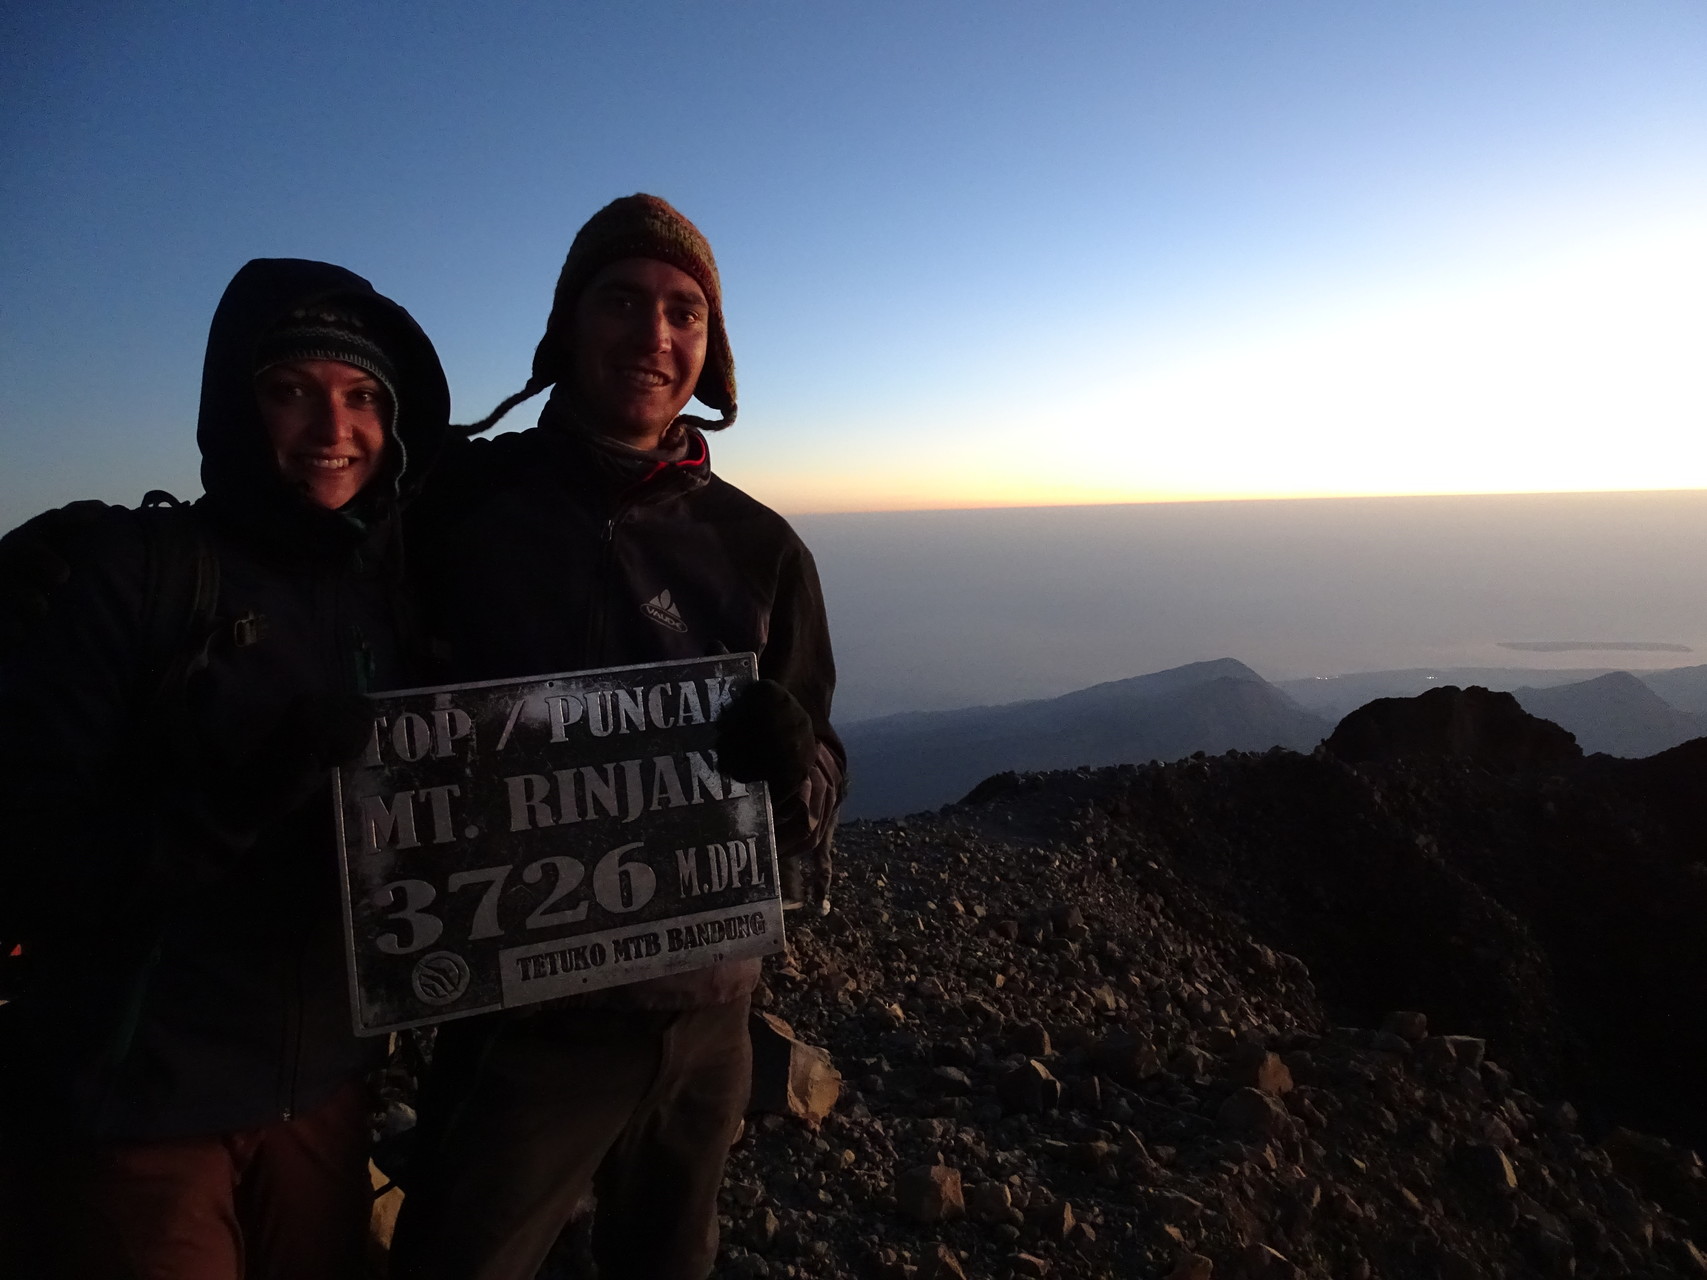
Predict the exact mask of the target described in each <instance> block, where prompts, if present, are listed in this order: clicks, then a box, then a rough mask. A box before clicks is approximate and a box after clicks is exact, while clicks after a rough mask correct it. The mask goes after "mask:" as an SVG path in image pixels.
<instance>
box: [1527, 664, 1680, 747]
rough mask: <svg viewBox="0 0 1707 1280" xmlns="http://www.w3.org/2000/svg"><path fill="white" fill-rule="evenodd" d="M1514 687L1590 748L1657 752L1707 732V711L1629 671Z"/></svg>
mask: <svg viewBox="0 0 1707 1280" xmlns="http://www.w3.org/2000/svg"><path fill="white" fill-rule="evenodd" d="M1668 674H1669V673H1668ZM1514 692H1515V693H1516V696H1517V700H1518V701H1519V702H1520V703H1522V704H1523V709H1524V710H1525V711H1527V712H1529V713H1530V714H1531V715H1536V716H1540V717H1541V718H1542V719H1544V720H1551V721H1552V722H1553V723H1554V724H1556V725H1559V726H1561V727H1562V728H1565V729H1569V730H1570V731H1571V732H1572V733H1573V734H1575V735H1576V739H1577V742H1578V743H1579V744H1580V745H1581V747H1582V749H1583V750H1584V751H1590V752H1593V751H1600V752H1604V753H1606V754H1607V755H1610V756H1631V757H1640V756H1651V755H1656V754H1658V753H1659V752H1661V751H1665V750H1668V749H1669V748H1671V747H1675V746H1677V745H1678V744H1679V743H1683V742H1688V741H1689V740H1690V739H1691V738H1699V737H1702V736H1703V735H1707V716H1703V715H1700V714H1697V713H1693V712H1688V711H1679V710H1678V709H1677V708H1676V707H1674V706H1672V705H1671V704H1670V703H1668V702H1666V701H1665V699H1663V698H1661V697H1660V695H1659V694H1657V693H1655V692H1654V690H1653V688H1652V687H1651V685H1650V684H1649V683H1646V682H1644V681H1642V680H1639V679H1637V678H1636V677H1635V676H1633V675H1631V674H1630V673H1629V672H1627V671H1613V672H1610V673H1609V674H1607V675H1604V676H1597V677H1595V678H1594V679H1593V680H1584V681H1581V682H1579V683H1577V684H1564V685H1554V686H1552V687H1551V688H1547V689H1535V688H1522V689H1517V690H1515V691H1514Z"/></svg>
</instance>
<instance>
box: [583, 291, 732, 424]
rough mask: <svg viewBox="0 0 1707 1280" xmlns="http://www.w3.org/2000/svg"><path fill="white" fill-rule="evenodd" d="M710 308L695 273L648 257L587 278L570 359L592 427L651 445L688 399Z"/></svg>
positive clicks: (696, 378)
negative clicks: (693, 274) (691, 274)
mask: <svg viewBox="0 0 1707 1280" xmlns="http://www.w3.org/2000/svg"><path fill="white" fill-rule="evenodd" d="M710 313H711V308H710V306H709V305H708V304H707V302H706V300H705V293H704V291H703V290H701V289H700V287H699V285H698V284H697V283H696V282H695V281H694V278H693V277H692V276H690V275H689V274H688V273H687V272H685V271H682V270H679V269H678V268H676V267H672V266H670V265H669V264H668V263H665V262H659V261H657V260H656V259H653V258H623V259H620V260H619V261H616V262H613V263H611V264H610V265H609V266H607V267H605V268H604V269H603V270H601V271H600V272H599V273H598V274H597V275H595V276H594V277H593V278H592V279H591V280H590V281H588V283H587V287H586V288H585V289H583V290H582V291H581V296H580V297H579V298H578V299H576V302H575V313H574V322H573V325H572V326H571V339H570V341H571V345H572V350H571V352H570V360H571V363H572V365H573V368H574V378H575V390H576V393H577V401H578V403H579V405H580V408H581V410H582V411H583V412H584V413H585V414H586V416H587V418H588V420H589V423H590V425H591V426H593V427H594V428H595V429H597V430H599V431H602V432H604V433H606V434H607V435H611V436H615V437H616V438H617V439H619V440H622V441H623V442H625V443H627V444H631V445H634V446H636V447H638V448H642V449H654V448H656V447H657V446H658V440H659V437H661V436H662V435H663V434H664V432H665V430H666V429H667V428H668V427H669V425H670V424H671V423H672V422H674V421H675V420H676V416H677V415H678V414H679V413H681V411H682V409H683V408H684V407H685V406H686V405H687V402H688V401H689V400H690V399H692V397H693V389H694V384H695V383H697V382H698V381H699V374H700V370H701V369H702V368H704V367H705V345H706V336H707V333H708V327H707V325H708V319H709V316H710Z"/></svg>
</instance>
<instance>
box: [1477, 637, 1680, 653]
mask: <svg viewBox="0 0 1707 1280" xmlns="http://www.w3.org/2000/svg"><path fill="white" fill-rule="evenodd" d="M1499 647H1500V648H1502V649H1516V650H1517V651H1518V652H1520V653H1578V652H1585V651H1586V652H1603V653H1694V652H1695V650H1694V649H1691V648H1690V647H1689V646H1688V645H1686V644H1666V643H1663V642H1660V641H1653V640H1501V641H1500V642H1499Z"/></svg>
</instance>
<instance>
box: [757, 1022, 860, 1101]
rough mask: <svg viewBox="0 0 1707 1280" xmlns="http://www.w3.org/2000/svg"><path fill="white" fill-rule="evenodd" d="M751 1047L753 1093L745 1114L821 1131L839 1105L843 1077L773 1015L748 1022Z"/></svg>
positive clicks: (826, 1056)
mask: <svg viewBox="0 0 1707 1280" xmlns="http://www.w3.org/2000/svg"><path fill="white" fill-rule="evenodd" d="M747 1029H748V1034H749V1036H750V1038H751V1040H752V1044H753V1092H752V1097H751V1098H750V1099H749V1101H748V1103H747V1110H748V1112H749V1113H752V1112H761V1113H763V1112H769V1113H772V1114H776V1115H788V1116H793V1117H795V1118H796V1119H798V1120H804V1121H805V1122H806V1123H807V1124H809V1125H812V1126H817V1125H819V1124H822V1123H823V1120H824V1117H825V1116H827V1115H829V1114H830V1109H831V1108H832V1107H834V1106H835V1105H836V1099H837V1098H839V1097H840V1096H841V1092H842V1075H841V1072H839V1071H837V1070H836V1068H835V1066H834V1065H833V1064H832V1063H831V1061H830V1055H829V1053H827V1052H826V1051H825V1050H823V1049H820V1048H818V1047H817V1046H816V1045H810V1044H807V1043H806V1042H805V1041H803V1040H801V1039H799V1038H798V1037H797V1036H796V1035H795V1034H794V1028H793V1027H791V1026H789V1024H788V1023H786V1022H784V1021H783V1020H782V1019H781V1018H779V1017H777V1016H776V1015H775V1014H771V1013H761V1012H758V1011H755V1012H754V1013H753V1014H752V1016H751V1017H750V1018H749V1019H748V1023H747Z"/></svg>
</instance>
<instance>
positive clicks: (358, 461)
mask: <svg viewBox="0 0 1707 1280" xmlns="http://www.w3.org/2000/svg"><path fill="white" fill-rule="evenodd" d="M255 395H256V399H257V400H258V401H259V403H260V406H261V421H262V422H263V423H264V424H265V426H266V428H267V439H268V440H269V441H270V442H271V444H272V446H273V454H274V457H275V458H276V459H277V460H278V466H279V474H280V475H282V476H283V477H284V478H285V481H286V483H288V484H290V485H292V486H293V487H295V488H297V489H299V490H301V492H302V494H303V496H304V497H306V498H307V499H308V500H309V501H310V502H312V503H314V504H315V505H316V506H321V507H326V508H328V509H330V510H334V511H335V510H337V509H338V508H339V507H342V506H343V505H344V504H345V503H347V502H349V501H350V500H351V499H353V498H354V497H355V496H356V495H357V494H358V493H360V492H361V491H362V489H363V487H364V486H366V484H367V482H368V481H369V480H371V479H373V477H374V476H375V475H376V474H377V473H378V471H379V466H380V463H381V462H382V461H383V460H384V457H385V436H386V426H387V424H388V423H389V422H390V421H391V397H390V396H388V395H387V394H386V391H385V388H384V387H383V386H382V385H381V384H380V382H379V380H378V379H377V378H375V377H374V376H373V375H372V374H370V373H368V372H367V371H366V370H364V369H358V368H356V366H355V365H353V364H345V363H343V361H341V360H289V361H286V362H285V363H283V364H275V365H273V366H272V367H270V368H267V369H263V370H262V371H261V372H260V373H258V374H256V375H255Z"/></svg>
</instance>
